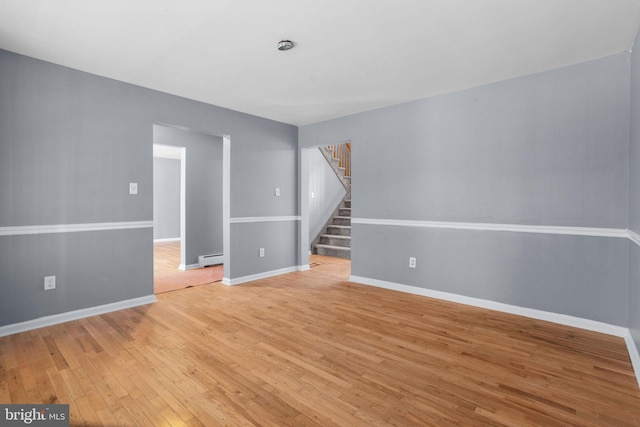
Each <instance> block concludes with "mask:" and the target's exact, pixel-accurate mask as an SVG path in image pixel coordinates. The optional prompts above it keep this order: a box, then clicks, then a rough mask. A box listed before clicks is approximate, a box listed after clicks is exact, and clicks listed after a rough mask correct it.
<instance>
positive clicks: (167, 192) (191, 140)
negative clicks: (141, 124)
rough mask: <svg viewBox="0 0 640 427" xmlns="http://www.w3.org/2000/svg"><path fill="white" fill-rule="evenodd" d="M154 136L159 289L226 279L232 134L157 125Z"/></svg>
mask: <svg viewBox="0 0 640 427" xmlns="http://www.w3.org/2000/svg"><path fill="white" fill-rule="evenodd" d="M153 142H154V150H153V151H154V168H153V172H154V179H153V183H154V189H153V195H154V200H153V207H154V214H153V216H154V243H153V246H154V293H156V294H157V293H162V292H167V291H171V290H177V289H183V288H187V287H191V286H197V285H203V284H208V283H212V282H219V281H223V279H224V273H225V270H226V267H227V266H226V265H225V259H226V258H227V257H228V246H229V245H228V239H225V238H224V237H225V236H228V235H229V234H228V233H229V218H228V216H229V215H228V204H229V197H228V190H229V182H228V181H229V174H228V170H227V168H228V167H229V164H230V162H229V142H230V138H229V137H228V136H223V137H220V136H215V135H210V134H206V133H201V132H196V131H192V130H190V129H186V128H182V127H176V126H168V125H154V126H153ZM225 240H226V241H225ZM225 252H226V254H225Z"/></svg>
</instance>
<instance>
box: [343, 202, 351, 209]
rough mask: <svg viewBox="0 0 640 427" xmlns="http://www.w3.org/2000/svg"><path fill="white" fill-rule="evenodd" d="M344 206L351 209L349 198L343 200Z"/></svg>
mask: <svg viewBox="0 0 640 427" xmlns="http://www.w3.org/2000/svg"><path fill="white" fill-rule="evenodd" d="M344 207H345V208H349V209H351V200H345V201H344Z"/></svg>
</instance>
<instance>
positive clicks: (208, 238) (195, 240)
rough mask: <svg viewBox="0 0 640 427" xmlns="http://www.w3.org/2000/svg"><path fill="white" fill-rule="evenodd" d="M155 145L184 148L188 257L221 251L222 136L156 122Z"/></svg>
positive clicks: (188, 260)
mask: <svg viewBox="0 0 640 427" xmlns="http://www.w3.org/2000/svg"><path fill="white" fill-rule="evenodd" d="M153 142H154V143H155V144H162V145H173V146H180V147H185V148H186V152H187V159H186V185H185V187H186V188H185V190H186V195H185V205H186V206H185V213H186V218H185V228H186V236H185V250H186V254H185V260H186V264H187V265H189V264H197V263H198V256H199V255H209V254H221V253H222V138H221V137H218V136H212V135H207V134H204V133H200V132H190V131H185V130H182V129H176V128H171V127H167V126H159V125H156V126H154V127H153Z"/></svg>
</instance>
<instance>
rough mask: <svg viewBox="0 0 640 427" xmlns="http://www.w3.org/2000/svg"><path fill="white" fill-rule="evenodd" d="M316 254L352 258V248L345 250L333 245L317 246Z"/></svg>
mask: <svg viewBox="0 0 640 427" xmlns="http://www.w3.org/2000/svg"><path fill="white" fill-rule="evenodd" d="M316 252H317V253H318V255H326V256H334V257H338V258H347V259H349V258H351V248H345V247H343V246H332V245H322V244H318V245H316Z"/></svg>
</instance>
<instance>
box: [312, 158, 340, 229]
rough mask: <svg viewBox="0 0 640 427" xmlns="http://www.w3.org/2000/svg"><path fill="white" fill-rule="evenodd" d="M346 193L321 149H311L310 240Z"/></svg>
mask: <svg viewBox="0 0 640 427" xmlns="http://www.w3.org/2000/svg"><path fill="white" fill-rule="evenodd" d="M312 193H313V197H312ZM346 193H347V190H345V189H344V186H343V185H342V183H341V182H340V180H339V179H338V177H337V176H336V173H335V172H334V171H333V169H331V166H329V162H327V159H326V158H325V157H324V156H323V155H322V153H321V152H320V149H312V150H309V241H313V239H315V238H316V236H317V235H318V233H320V231H321V230H322V228H323V227H324V225H325V224H326V222H327V221H328V220H329V218H330V217H331V214H332V213H333V211H335V209H336V207H337V206H338V204H340V202H341V201H342V198H343V197H344V195H345V194H346Z"/></svg>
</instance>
